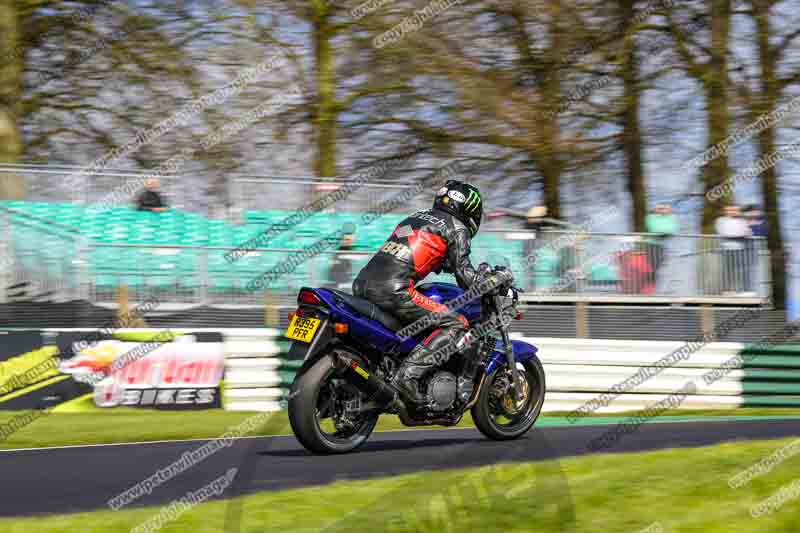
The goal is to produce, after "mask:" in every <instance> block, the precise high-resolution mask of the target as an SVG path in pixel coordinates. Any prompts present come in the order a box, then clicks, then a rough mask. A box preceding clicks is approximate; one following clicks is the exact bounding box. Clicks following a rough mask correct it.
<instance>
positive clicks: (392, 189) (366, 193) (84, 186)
mask: <svg viewBox="0 0 800 533" xmlns="http://www.w3.org/2000/svg"><path fill="white" fill-rule="evenodd" d="M83 171H86V167H79V166H69V165H60V166H59V165H12V164H2V165H0V174H18V175H21V176H23V177H24V179H25V184H26V187H27V190H26V199H28V200H30V201H38V202H71V203H77V204H86V205H88V204H93V203H94V204H103V205H112V206H126V205H127V206H130V205H133V203H134V201H135V198H136V196H137V195H138V193H139V192H141V191H142V190H143V189H144V180H145V179H146V178H147V177H149V176H151V174H149V173H148V172H146V171H133V170H112V169H105V170H103V171H101V172H97V173H93V174H90V175H86V174H82V172H83ZM228 178H229V187H230V190H229V200H230V202H231V208H230V212H225V213H220V212H214V213H213V215H215V216H219V217H220V218H222V217H228V218H229V219H230V220H231V221H235V222H240V221H241V217H242V215H243V214H244V212H245V211H247V210H275V209H280V210H285V211H298V210H300V209H301V208H303V207H305V206H307V205H309V204H311V203H313V202H315V201H318V200H320V199H321V198H322V197H323V196H324V195H326V194H329V193H331V192H333V191H336V190H337V189H340V188H342V187H343V186H344V185H345V184H346V183H347V182H346V181H344V180H341V179H334V178H331V179H319V178H297V177H281V176H246V175H241V174H235V173H234V174H231V175H229V176H228ZM159 181H160V182H161V187H160V190H161V193H162V194H163V195H164V196H165V199H166V200H167V202H168V204H169V205H171V206H173V207H178V208H181V209H186V210H196V211H203V212H209V213H210V211H209V209H205V208H204V207H203V206H205V205H206V204H207V203H208V202H207V199H204V198H203V197H202V193H201V190H200V189H201V187H198V186H197V185H198V184H197V183H195V182H193V180H191V179H190V178H189V177H188V176H184V175H169V174H168V175H160V176H159ZM413 187H414V186H413V185H411V184H408V183H370V182H367V183H363V184H360V185H359V186H358V187H354V188H353V189H352V190H348V192H347V193H346V194H344V195H343V196H344V197H343V198H341V199H340V200H338V201H336V202H335V204H333V205H332V206H331V207H330V208H331V209H334V210H337V211H368V210H370V209H373V208H375V207H376V206H378V205H379V204H380V203H381V202H382V201H384V200H386V199H388V198H390V197H393V196H397V195H399V194H400V193H402V192H404V191H407V190H409V189H412V188H413ZM429 204H430V199H429V197H428V196H426V195H424V194H419V195H416V196H414V197H412V198H411V199H410V201H409V202H407V203H405V204H404V207H408V208H410V209H417V208H419V209H423V208H427V207H429ZM207 214H208V213H207Z"/></svg>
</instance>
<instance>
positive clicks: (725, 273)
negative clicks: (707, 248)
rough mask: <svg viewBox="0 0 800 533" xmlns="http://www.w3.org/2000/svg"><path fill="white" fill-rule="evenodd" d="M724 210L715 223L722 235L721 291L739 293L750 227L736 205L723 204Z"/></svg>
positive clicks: (744, 269) (718, 232)
mask: <svg viewBox="0 0 800 533" xmlns="http://www.w3.org/2000/svg"><path fill="white" fill-rule="evenodd" d="M724 212H725V214H724V215H723V216H721V217H719V218H718V219H717V220H716V223H715V227H716V231H717V235H719V236H720V237H722V239H721V240H720V250H721V252H722V292H723V294H725V293H728V294H730V293H732V292H733V293H741V292H743V291H744V281H745V276H744V273H745V271H746V269H747V267H746V265H745V261H744V255H745V247H746V244H747V238H748V237H750V235H751V233H750V227H749V226H748V225H747V222H746V221H745V220H744V218H742V215H741V210H740V209H739V206H738V205H728V206H725V211H724Z"/></svg>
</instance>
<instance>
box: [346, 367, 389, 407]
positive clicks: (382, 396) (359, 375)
mask: <svg viewBox="0 0 800 533" xmlns="http://www.w3.org/2000/svg"><path fill="white" fill-rule="evenodd" d="M337 367H338V368H339V370H341V371H342V373H343V374H344V378H345V379H346V380H347V382H348V383H350V384H351V385H353V386H354V387H355V388H357V389H358V390H359V391H361V392H362V393H364V396H366V397H367V401H370V402H375V403H376V404H377V405H378V406H379V407H381V408H386V407H388V406H389V405H391V404H392V403H393V402H394V401H395V399H396V398H397V397H398V393H397V391H396V390H395V388H394V387H392V386H390V385H388V384H386V383H384V381H383V380H382V379H380V378H378V377H376V376H375V375H374V374H371V373H370V372H368V371H367V370H366V369H365V368H363V367H362V366H360V365H359V364H358V362H357V361H356V360H355V359H350V358H349V357H343V356H341V355H340V356H339V357H337Z"/></svg>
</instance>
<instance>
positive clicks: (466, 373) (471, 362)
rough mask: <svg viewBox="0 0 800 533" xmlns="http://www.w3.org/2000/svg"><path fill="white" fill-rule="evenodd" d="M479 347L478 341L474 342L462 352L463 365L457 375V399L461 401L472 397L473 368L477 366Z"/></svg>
mask: <svg viewBox="0 0 800 533" xmlns="http://www.w3.org/2000/svg"><path fill="white" fill-rule="evenodd" d="M479 348H480V346H479V343H477V342H474V343H472V344H470V345H469V346H467V348H465V349H464V351H463V352H462V357H463V358H464V367H463V369H462V370H461V375H460V376H458V399H459V400H460V401H461V402H463V403H467V402H468V401H469V399H470V398H472V392H473V391H474V390H475V369H476V368H477V367H478V349H479Z"/></svg>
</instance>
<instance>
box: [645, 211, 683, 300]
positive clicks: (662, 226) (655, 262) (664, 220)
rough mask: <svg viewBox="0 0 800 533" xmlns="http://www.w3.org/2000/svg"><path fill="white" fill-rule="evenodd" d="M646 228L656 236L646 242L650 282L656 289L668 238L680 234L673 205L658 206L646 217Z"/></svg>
mask: <svg viewBox="0 0 800 533" xmlns="http://www.w3.org/2000/svg"><path fill="white" fill-rule="evenodd" d="M644 227H645V231H647V233H654V234H655V235H652V236H650V237H648V238H647V239H646V240H645V243H646V250H647V257H648V259H649V262H650V271H651V274H650V276H651V279H650V280H649V281H650V283H651V284H652V285H653V287H654V288H655V287H656V286H657V284H658V278H657V276H658V271H659V269H660V268H661V266H662V265H663V264H664V257H665V253H664V251H665V248H666V241H667V238H669V237H670V236H671V235H675V234H676V233H678V231H679V230H680V224H679V223H678V217H676V216H675V215H674V214H673V212H672V206H671V205H669V204H658V205H657V206H656V207H655V209H653V212H652V213H650V214H649V215H647V216H646V217H645V219H644Z"/></svg>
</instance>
